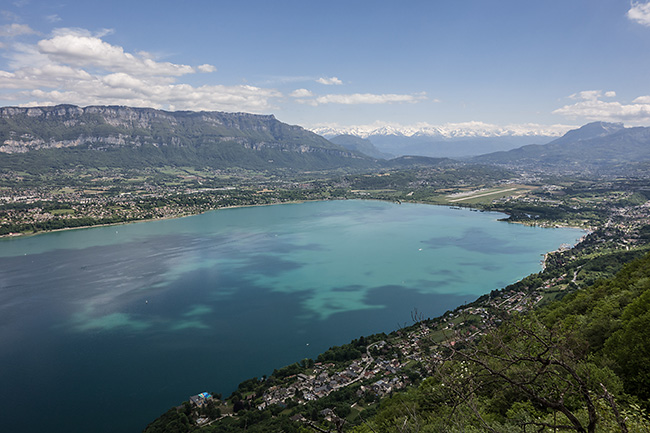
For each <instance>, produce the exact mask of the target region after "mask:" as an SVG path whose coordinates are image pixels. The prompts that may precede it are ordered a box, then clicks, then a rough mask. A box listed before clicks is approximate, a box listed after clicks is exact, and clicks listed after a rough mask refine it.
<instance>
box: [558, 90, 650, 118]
mask: <svg viewBox="0 0 650 433" xmlns="http://www.w3.org/2000/svg"><path fill="white" fill-rule="evenodd" d="M576 95H578V96H576ZM602 95H603V92H601V91H598V90H590V91H585V92H579V93H577V94H574V95H571V96H570V97H571V98H572V99H581V100H580V101H579V102H577V103H575V104H570V105H565V106H563V107H561V108H558V109H557V110H554V111H553V114H559V115H562V116H566V117H568V118H570V119H580V118H583V119H586V120H589V121H596V120H602V121H610V122H628V123H634V124H647V123H648V122H650V96H639V97H638V98H636V99H634V100H633V101H632V103H621V102H617V101H602V100H601V99H600V98H601V97H602ZM604 95H605V96H606V97H614V96H615V93H614V92H605V93H604Z"/></svg>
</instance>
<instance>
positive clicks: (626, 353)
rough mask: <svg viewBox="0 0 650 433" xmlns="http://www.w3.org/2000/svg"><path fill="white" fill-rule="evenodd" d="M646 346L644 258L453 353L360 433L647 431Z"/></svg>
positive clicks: (647, 272)
mask: <svg viewBox="0 0 650 433" xmlns="http://www.w3.org/2000/svg"><path fill="white" fill-rule="evenodd" d="M649 342H650V255H647V256H645V257H644V258H642V259H639V260H636V261H634V262H632V263H630V264H628V265H627V266H625V267H624V268H623V269H622V270H621V271H620V272H619V273H618V274H617V275H616V277H615V278H612V279H609V280H602V281H599V282H597V283H595V284H593V285H592V286H590V287H588V288H586V289H583V290H579V291H577V292H575V293H573V294H571V295H569V296H567V297H565V298H564V299H562V300H561V301H557V302H555V303H552V304H550V305H548V306H547V307H545V308H543V309H540V310H538V311H535V312H534V313H531V314H528V315H522V316H515V317H512V318H510V319H508V320H506V321H505V322H504V323H503V324H502V325H501V326H499V327H498V328H496V329H494V330H492V331H491V332H489V333H488V334H487V335H485V336H484V338H482V339H480V340H479V341H478V342H477V343H476V344H462V343H461V344H456V345H447V348H446V358H445V360H444V361H442V362H436V364H437V368H436V372H435V374H434V375H432V376H431V377H429V378H427V379H425V380H424V381H423V382H422V383H421V384H420V385H419V386H418V387H413V388H411V389H410V390H409V391H407V392H405V393H399V394H396V395H394V396H393V397H391V398H389V399H387V400H385V401H384V402H382V405H381V409H380V410H379V412H378V414H377V415H376V416H375V417H374V418H373V419H372V420H368V421H367V422H366V423H364V424H363V425H360V426H358V427H356V428H355V429H354V430H353V431H355V432H357V433H361V432H364V433H366V432H379V431H381V432H405V431H409V432H415V431H427V432H428V431H431V432H433V431H436V432H462V431H464V432H467V431H472V432H474V431H477V432H478V431H491V432H526V431H577V432H612V431H620V432H627V431H630V432H633V431H644V432H645V431H648V428H650V422H649V420H648V417H647V410H648V409H649V408H650V401H649V398H650V349H649V346H648V343H649ZM432 361H434V362H435V360H432Z"/></svg>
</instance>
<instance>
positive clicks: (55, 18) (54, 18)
mask: <svg viewBox="0 0 650 433" xmlns="http://www.w3.org/2000/svg"><path fill="white" fill-rule="evenodd" d="M45 19H46V20H48V21H49V22H51V23H58V22H59V21H61V17H60V16H58V15H57V14H54V15H48V16H46V17H45Z"/></svg>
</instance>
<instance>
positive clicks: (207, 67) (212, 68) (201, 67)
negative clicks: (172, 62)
mask: <svg viewBox="0 0 650 433" xmlns="http://www.w3.org/2000/svg"><path fill="white" fill-rule="evenodd" d="M196 69H198V70H199V72H215V71H216V70H217V68H216V67H215V66H213V65H208V64H207V63H206V64H205V65H199V66H197V67H196Z"/></svg>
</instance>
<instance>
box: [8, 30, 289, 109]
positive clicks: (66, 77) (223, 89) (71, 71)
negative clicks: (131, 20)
mask: <svg viewBox="0 0 650 433" xmlns="http://www.w3.org/2000/svg"><path fill="white" fill-rule="evenodd" d="M111 32H112V31H111V30H103V31H101V32H100V33H96V34H91V33H90V32H88V31H87V30H83V29H58V30H57V31H55V32H54V34H53V36H52V37H51V38H48V39H43V40H41V41H39V42H38V43H37V44H35V45H29V44H13V45H12V46H11V50H10V51H9V52H8V54H7V55H6V57H7V58H8V59H9V68H10V69H9V70H0V88H2V89H3V90H4V91H3V92H2V94H0V95H1V97H2V99H3V100H4V101H11V102H13V103H17V105H28V106H34V105H54V104H61V103H67V104H77V105H82V106H85V105H106V104H115V105H129V106H137V107H154V108H164V109H170V110H206V111H213V110H223V111H248V112H256V113H257V112H268V111H270V110H271V109H273V108H274V105H273V102H274V101H275V100H276V99H278V98H281V97H282V94H281V93H280V92H278V91H276V90H274V89H268V88H260V87H254V86H244V85H236V86H225V85H204V86H192V85H189V84H185V83H179V82H178V79H179V78H178V77H180V76H182V75H184V74H189V73H193V72H196V71H201V72H214V71H215V70H216V68H215V67H214V66H212V65H209V64H204V65H200V66H197V67H196V68H194V67H191V66H188V65H179V64H174V63H168V62H158V61H156V59H155V58H154V56H153V55H151V54H150V53H147V52H138V53H136V54H132V53H128V52H125V51H124V49H123V48H122V47H119V46H115V45H112V44H110V43H108V42H106V41H104V40H102V36H98V35H100V34H101V35H106V34H110V33H111Z"/></svg>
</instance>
